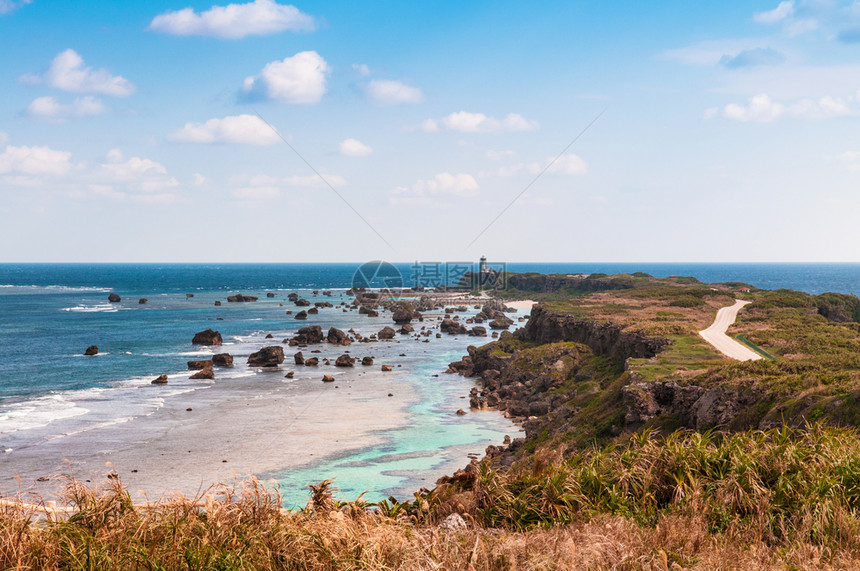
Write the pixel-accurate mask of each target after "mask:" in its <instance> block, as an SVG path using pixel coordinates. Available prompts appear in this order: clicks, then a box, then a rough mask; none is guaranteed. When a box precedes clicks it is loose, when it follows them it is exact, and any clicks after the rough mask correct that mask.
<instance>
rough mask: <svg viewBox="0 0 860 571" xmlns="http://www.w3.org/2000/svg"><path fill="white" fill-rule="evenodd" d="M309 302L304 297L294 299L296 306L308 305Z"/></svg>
mask: <svg viewBox="0 0 860 571" xmlns="http://www.w3.org/2000/svg"><path fill="white" fill-rule="evenodd" d="M310 304H311V302H309V301H308V300H306V299H297V300H296V306H298V307H308V306H309V305H310Z"/></svg>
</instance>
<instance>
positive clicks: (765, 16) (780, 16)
mask: <svg viewBox="0 0 860 571" xmlns="http://www.w3.org/2000/svg"><path fill="white" fill-rule="evenodd" d="M793 14H794V0H785V1H783V2H780V3H779V5H778V6H777V7H776V8H774V9H773V10H768V11H766V12H756V13H755V14H754V15H753V20H754V21H756V22H758V23H759V24H775V23H777V22H781V21H783V20H785V19H786V18H788V17H790V16H791V15H793Z"/></svg>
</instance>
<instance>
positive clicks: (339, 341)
mask: <svg viewBox="0 0 860 571" xmlns="http://www.w3.org/2000/svg"><path fill="white" fill-rule="evenodd" d="M327 338H328V342H329V343H331V344H333V345H349V344H350V343H352V340H351V339H350V338H349V336H347V334H346V333H344V332H343V331H341V330H340V329H338V328H336V327H332V328H330V329H329V330H328V336H327Z"/></svg>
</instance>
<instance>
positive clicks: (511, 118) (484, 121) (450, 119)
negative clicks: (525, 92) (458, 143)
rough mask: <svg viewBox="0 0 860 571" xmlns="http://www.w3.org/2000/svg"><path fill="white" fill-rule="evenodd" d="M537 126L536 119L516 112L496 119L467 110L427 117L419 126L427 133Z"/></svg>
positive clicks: (519, 129) (515, 129)
mask: <svg viewBox="0 0 860 571" xmlns="http://www.w3.org/2000/svg"><path fill="white" fill-rule="evenodd" d="M539 127H540V125H539V124H538V122H537V121H532V120H529V119H526V118H525V117H523V116H522V115H520V114H518V113H509V114H508V115H506V116H505V117H504V118H502V119H496V118H495V117H489V116H487V115H484V114H483V113H469V112H467V111H458V112H456V113H451V114H450V115H448V116H447V117H443V118H442V119H427V120H426V121H424V122H423V123H422V124H421V128H422V129H423V130H424V131H427V132H429V133H433V132H436V131H439V130H441V129H445V130H448V131H458V132H460V133H503V132H515V131H534V130H536V129H538V128H539Z"/></svg>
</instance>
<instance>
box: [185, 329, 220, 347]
mask: <svg viewBox="0 0 860 571" xmlns="http://www.w3.org/2000/svg"><path fill="white" fill-rule="evenodd" d="M223 342H224V340H223V339H221V333H219V332H218V331H213V330H212V329H207V330H205V331H200V332H198V333H195V335H194V338H193V339H192V340H191V344H192V345H221V344H222V343H223Z"/></svg>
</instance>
